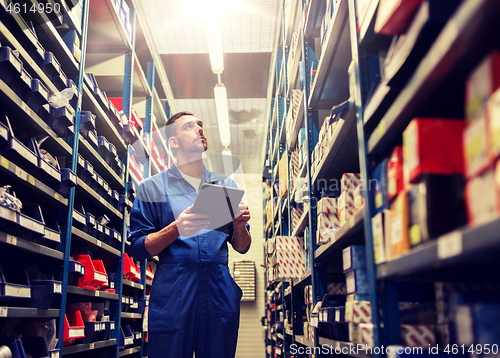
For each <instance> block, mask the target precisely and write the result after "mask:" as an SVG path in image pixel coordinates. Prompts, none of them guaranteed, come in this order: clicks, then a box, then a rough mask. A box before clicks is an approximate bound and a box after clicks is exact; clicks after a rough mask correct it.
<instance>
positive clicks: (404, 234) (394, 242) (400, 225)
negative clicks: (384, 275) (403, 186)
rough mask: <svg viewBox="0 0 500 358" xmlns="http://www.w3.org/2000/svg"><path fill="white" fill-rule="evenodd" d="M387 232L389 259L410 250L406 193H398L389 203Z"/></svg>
mask: <svg viewBox="0 0 500 358" xmlns="http://www.w3.org/2000/svg"><path fill="white" fill-rule="evenodd" d="M390 213H391V215H390V216H391V217H390V225H391V226H390V228H389V229H388V230H387V231H390V233H389V241H388V242H389V259H390V260H394V259H396V258H398V257H399V256H401V255H403V254H404V253H406V252H408V251H409V250H410V239H409V237H408V236H409V235H408V221H409V213H408V195H407V193H406V192H402V193H400V194H399V195H398V196H397V197H396V199H394V202H393V203H392V205H391V211H390Z"/></svg>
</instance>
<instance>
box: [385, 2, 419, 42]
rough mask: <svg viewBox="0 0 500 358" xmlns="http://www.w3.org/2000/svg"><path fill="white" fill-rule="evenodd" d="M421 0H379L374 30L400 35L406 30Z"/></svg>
mask: <svg viewBox="0 0 500 358" xmlns="http://www.w3.org/2000/svg"><path fill="white" fill-rule="evenodd" d="M421 3H422V0H380V3H379V5H378V11H377V19H376V21H375V32H377V33H381V34H386V35H401V34H404V33H405V32H406V29H407V28H408V26H409V25H410V23H411V21H412V19H413V16H414V15H415V13H416V11H417V9H418V7H419V5H420V4H421Z"/></svg>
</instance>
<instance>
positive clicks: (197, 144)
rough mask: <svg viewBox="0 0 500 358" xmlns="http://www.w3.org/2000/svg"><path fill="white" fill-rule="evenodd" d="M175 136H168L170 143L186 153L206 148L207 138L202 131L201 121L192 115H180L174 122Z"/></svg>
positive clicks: (201, 150)
mask: <svg viewBox="0 0 500 358" xmlns="http://www.w3.org/2000/svg"><path fill="white" fill-rule="evenodd" d="M174 126H175V128H174V130H175V133H176V134H175V136H172V137H170V139H169V141H170V145H171V146H172V147H173V148H175V149H177V150H182V151H183V152H186V153H202V152H205V151H206V150H207V147H208V144H207V138H206V137H205V132H204V131H203V121H202V120H201V119H198V118H196V117H194V116H182V117H180V118H179V119H178V120H177V121H175V123H174Z"/></svg>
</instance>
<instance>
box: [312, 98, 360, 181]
mask: <svg viewBox="0 0 500 358" xmlns="http://www.w3.org/2000/svg"><path fill="white" fill-rule="evenodd" d="M357 148H358V136H357V133H356V109H355V106H352V107H351V109H350V110H349V113H348V115H347V117H346V118H345V120H344V119H340V120H339V121H338V122H337V126H336V127H335V131H334V132H333V136H332V138H330V141H329V144H328V148H327V150H326V154H325V155H324V157H323V159H322V160H321V162H320V164H319V165H318V167H317V169H316V172H315V173H314V176H313V177H312V182H313V183H315V184H316V182H317V181H318V180H319V179H332V178H334V179H340V177H341V176H342V174H344V173H357V172H358V171H359V164H358V151H357Z"/></svg>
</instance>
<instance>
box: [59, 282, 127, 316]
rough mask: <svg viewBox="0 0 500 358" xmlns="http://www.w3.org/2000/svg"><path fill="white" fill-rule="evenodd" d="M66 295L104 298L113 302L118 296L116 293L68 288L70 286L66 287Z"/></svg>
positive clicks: (75, 287)
mask: <svg viewBox="0 0 500 358" xmlns="http://www.w3.org/2000/svg"><path fill="white" fill-rule="evenodd" d="M68 293H69V294H73V295H80V296H88V297H98V298H104V299H107V300H115V301H117V300H118V295H117V294H116V293H109V292H105V291H95V290H89V289H87V288H82V287H77V286H70V285H68ZM122 314H123V313H122Z"/></svg>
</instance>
